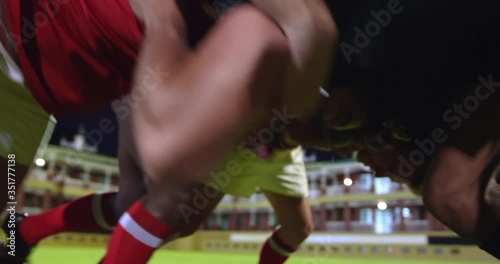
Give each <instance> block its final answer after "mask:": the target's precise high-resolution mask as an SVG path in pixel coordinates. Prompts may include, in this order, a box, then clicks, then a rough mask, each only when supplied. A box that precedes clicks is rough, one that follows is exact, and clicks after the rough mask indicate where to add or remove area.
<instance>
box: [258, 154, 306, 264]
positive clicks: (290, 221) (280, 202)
mask: <svg viewBox="0 0 500 264" xmlns="http://www.w3.org/2000/svg"><path fill="white" fill-rule="evenodd" d="M259 163H262V165H261V166H259V167H256V168H257V169H256V170H255V171H259V170H261V173H263V174H262V176H260V177H259V188H260V190H261V192H262V193H263V194H264V195H265V196H266V198H267V199H268V200H269V202H270V203H271V206H272V207H273V209H274V211H275V213H276V215H277V217H278V221H279V224H280V225H279V227H278V228H277V229H276V230H275V231H274V233H273V234H272V236H271V237H270V238H269V239H268V240H267V241H266V242H265V244H264V246H263V247H262V250H261V253H260V263H262V264H267V263H283V262H285V261H286V260H287V259H288V257H289V256H290V255H291V254H292V253H293V252H294V251H295V250H296V249H297V248H298V247H299V245H300V244H301V243H302V242H303V241H304V240H305V239H306V238H307V237H308V236H309V234H310V233H311V232H312V230H313V229H314V227H313V219H312V214H311V209H310V206H309V202H308V199H307V196H308V191H309V190H308V182H307V174H306V170H305V165H304V161H303V157H302V148H300V147H297V148H295V149H291V150H275V151H274V153H273V157H272V158H271V159H270V160H269V161H260V162H255V163H254V164H255V165H257V164H259Z"/></svg>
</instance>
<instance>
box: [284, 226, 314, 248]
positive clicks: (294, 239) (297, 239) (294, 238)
mask: <svg viewBox="0 0 500 264" xmlns="http://www.w3.org/2000/svg"><path fill="white" fill-rule="evenodd" d="M282 229H283V231H284V232H286V233H288V234H290V237H289V239H290V240H289V241H287V242H288V243H290V244H291V245H293V246H298V245H300V244H301V243H302V242H303V241H304V240H306V239H307V238H308V237H309V236H310V235H311V233H312V232H313V230H314V224H313V223H312V222H304V223H301V224H300V225H297V226H295V227H291V228H287V227H286V226H285V227H282Z"/></svg>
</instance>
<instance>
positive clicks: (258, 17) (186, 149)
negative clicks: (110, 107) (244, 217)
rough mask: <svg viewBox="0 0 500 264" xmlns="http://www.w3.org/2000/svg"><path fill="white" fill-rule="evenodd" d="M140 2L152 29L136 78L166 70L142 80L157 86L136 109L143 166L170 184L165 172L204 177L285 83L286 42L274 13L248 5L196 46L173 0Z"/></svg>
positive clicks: (179, 177)
mask: <svg viewBox="0 0 500 264" xmlns="http://www.w3.org/2000/svg"><path fill="white" fill-rule="evenodd" d="M137 3H139V5H140V6H139V7H136V10H141V11H140V12H142V14H140V15H139V17H143V18H144V20H145V23H146V28H147V31H146V34H145V40H144V43H143V46H142V51H141V56H140V58H139V62H138V66H137V70H136V75H135V80H136V83H139V82H140V81H141V80H144V79H145V78H147V74H148V72H147V69H148V67H149V68H160V69H161V70H162V71H164V72H168V76H167V77H165V78H164V79H163V80H161V82H160V83H153V84H150V83H144V85H146V86H148V85H149V88H151V87H152V86H154V85H158V87H157V88H156V89H148V87H146V90H151V93H150V94H149V95H148V96H147V97H146V98H145V100H143V101H142V102H140V104H139V106H138V107H137V108H136V109H134V111H135V112H134V113H133V126H134V128H133V129H134V130H133V131H134V133H135V135H134V136H135V139H136V143H137V146H138V152H139V154H140V157H141V159H142V160H141V161H142V164H143V165H144V167H145V168H146V171H147V172H148V174H149V175H150V176H151V179H152V180H153V181H157V182H162V181H165V180H166V179H165V175H168V177H167V178H171V179H169V183H170V184H172V180H178V181H181V182H182V183H188V182H192V181H201V180H202V179H203V178H204V176H205V175H206V174H207V171H208V170H209V169H210V168H212V166H214V165H215V163H217V162H219V161H220V160H221V159H223V158H224V154H225V152H226V151H227V150H228V149H229V148H230V147H231V146H232V144H233V143H234V141H235V140H237V139H238V135H240V134H242V133H243V132H244V131H243V129H242V128H243V127H245V126H246V125H247V120H248V119H249V118H248V117H249V116H251V115H252V114H253V113H254V111H256V110H257V108H259V107H262V106H263V105H266V103H265V102H266V100H268V99H267V98H269V97H270V96H269V94H271V93H272V91H273V90H275V89H279V87H280V86H281V84H280V81H281V80H282V79H283V75H284V72H283V69H284V68H285V65H286V61H287V60H286V59H285V58H286V56H287V54H288V53H287V51H288V50H287V44H286V39H285V38H284V36H283V34H282V33H281V31H280V29H279V28H278V27H277V26H276V25H274V23H273V22H272V21H271V20H270V19H269V18H267V17H266V16H265V15H264V14H262V13H261V12H259V11H258V10H257V9H255V8H253V7H250V6H245V7H239V8H237V9H236V10H235V11H234V12H232V13H231V14H230V15H228V17H227V18H226V19H225V20H224V21H222V22H221V23H220V24H219V25H218V26H217V27H216V28H215V29H214V30H212V32H211V33H209V34H208V35H207V36H206V37H205V39H204V40H203V41H202V42H201V43H200V44H199V47H198V48H197V49H196V50H194V51H190V50H189V49H187V44H186V40H185V37H184V36H185V26H184V21H183V19H182V16H181V15H180V11H179V9H178V7H177V6H176V4H175V2H174V1H159V0H149V1H144V2H137ZM141 3H144V4H142V5H141ZM158 10H168V11H166V12H158ZM175 53H177V54H175ZM215 62H217V63H215ZM135 87H137V86H135ZM259 91H265V92H259ZM257 95H259V96H262V97H263V100H257V99H261V98H255V96H257ZM264 95H265V97H264ZM192 164H197V166H193V165H192ZM182 183H181V184H182Z"/></svg>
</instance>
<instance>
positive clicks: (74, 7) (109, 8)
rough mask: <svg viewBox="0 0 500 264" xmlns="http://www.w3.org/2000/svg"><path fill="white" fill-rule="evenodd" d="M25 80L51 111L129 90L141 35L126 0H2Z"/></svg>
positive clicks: (91, 105) (95, 103)
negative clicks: (3, 0)
mask: <svg viewBox="0 0 500 264" xmlns="http://www.w3.org/2000/svg"><path fill="white" fill-rule="evenodd" d="M5 5H6V10H7V14H8V19H9V24H10V25H9V26H10V29H11V32H12V37H13V39H14V42H15V45H16V48H17V50H18V56H19V61H20V67H21V69H22V71H23V74H24V78H25V82H26V85H27V86H28V87H29V89H30V90H31V92H32V94H33V95H34V97H35V98H36V99H37V100H38V102H39V103H40V104H41V105H42V107H44V108H45V110H47V112H49V113H53V114H55V115H56V116H61V115H67V114H71V113H77V112H84V111H89V110H93V109H96V108H99V107H103V106H104V105H106V104H108V103H109V102H110V101H112V100H113V99H116V98H118V97H120V96H121V95H123V94H125V93H127V92H128V91H129V90H130V82H131V79H132V71H133V67H134V65H135V60H136V58H137V54H138V51H139V48H140V44H141V42H142V39H143V34H142V30H141V29H142V27H141V24H140V22H139V21H138V20H137V19H136V16H135V15H134V13H133V11H132V9H131V7H130V5H129V3H128V0H7V1H5Z"/></svg>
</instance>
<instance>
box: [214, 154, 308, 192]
mask: <svg viewBox="0 0 500 264" xmlns="http://www.w3.org/2000/svg"><path fill="white" fill-rule="evenodd" d="M224 166H225V167H224ZM210 178H211V180H210V181H209V182H208V183H207V184H208V185H209V186H210V187H213V188H215V189H217V190H219V191H221V192H223V193H225V194H230V195H233V196H237V197H250V196H252V194H253V193H255V191H257V190H259V189H261V190H265V191H270V192H274V193H277V194H282V195H285V196H290V197H306V196H308V194H309V187H308V182H307V174H306V168H305V165H304V160H303V157H302V148H301V147H297V148H295V149H291V150H276V151H274V153H273V156H272V158H271V159H269V160H263V159H260V158H258V157H257V156H255V155H254V154H253V153H252V152H251V151H250V150H247V151H239V152H238V151H234V153H233V154H232V155H231V156H230V158H229V159H227V160H226V162H225V163H224V165H223V166H222V169H220V170H217V171H214V172H212V173H211V175H210Z"/></svg>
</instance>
